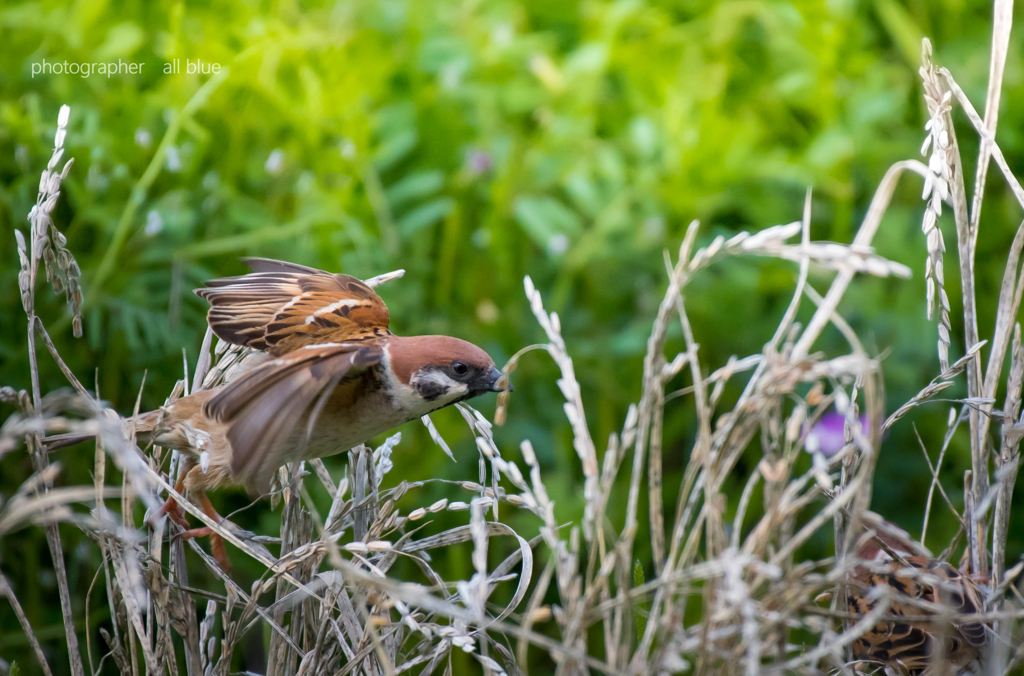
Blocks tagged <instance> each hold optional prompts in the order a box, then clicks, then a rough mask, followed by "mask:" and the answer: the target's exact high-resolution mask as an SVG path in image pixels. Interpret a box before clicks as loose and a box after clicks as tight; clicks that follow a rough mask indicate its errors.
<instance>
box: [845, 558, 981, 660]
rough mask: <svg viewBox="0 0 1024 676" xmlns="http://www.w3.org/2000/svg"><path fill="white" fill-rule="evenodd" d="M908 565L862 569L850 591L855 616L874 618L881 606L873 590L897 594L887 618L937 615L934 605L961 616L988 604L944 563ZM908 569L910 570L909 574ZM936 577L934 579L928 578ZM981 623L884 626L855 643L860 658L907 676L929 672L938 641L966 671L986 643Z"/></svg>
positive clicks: (908, 561) (911, 562)
mask: <svg viewBox="0 0 1024 676" xmlns="http://www.w3.org/2000/svg"><path fill="white" fill-rule="evenodd" d="M903 561H904V562H905V563H906V564H907V565H906V566H904V564H903V563H900V562H896V561H892V562H889V563H886V564H883V565H882V566H873V567H872V569H871V570H867V569H864V568H861V569H859V570H858V572H857V573H856V575H855V576H854V582H853V584H851V586H850V588H849V590H848V597H847V605H848V607H849V610H850V612H851V613H854V614H855V615H865V614H867V613H870V612H871V610H872V609H873V608H874V607H875V605H876V603H877V601H874V600H872V599H871V598H870V592H871V590H872V589H873V588H874V587H879V586H881V587H889V588H891V589H892V591H893V592H895V594H896V595H895V598H894V600H893V601H892V602H891V605H890V607H889V610H888V612H887V613H886V614H887V615H890V616H918V617H920V616H922V615H933V614H935V613H934V610H933V609H930V608H929V607H928V605H929V604H933V605H939V606H945V607H948V608H949V609H950V611H952V612H953V613H954V614H957V615H970V614H976V613H980V612H981V611H982V610H983V608H984V604H983V603H982V600H981V594H980V591H979V589H978V587H977V585H976V584H975V583H974V582H973V581H972V580H971V579H970V578H968V577H967V576H966V575H964V574H963V573H961V572H960V571H959V570H957V569H956V568H954V567H953V566H951V565H949V564H948V563H945V562H943V561H938V560H936V559H932V558H928V557H924V556H905V557H903ZM908 566H909V570H908ZM929 578H933V579H929ZM985 633H986V629H985V625H984V624H983V623H981V622H966V623H954V624H952V625H949V626H946V627H943V626H942V625H941V624H939V623H938V621H936V622H910V621H908V622H899V621H883V622H879V623H878V624H876V625H875V626H874V627H872V628H871V629H870V630H869V631H868V632H867V633H866V634H864V635H863V636H862V637H861V638H858V639H857V640H855V641H854V642H853V646H852V647H853V652H854V655H855V656H856V657H857V658H858V659H863V660H871V661H874V662H881V663H883V664H885V665H886V666H889V667H891V668H893V669H894V670H896V671H897V673H904V674H922V673H926V670H927V669H928V667H929V665H930V664H931V662H932V659H933V653H934V652H935V648H936V646H935V641H936V640H937V639H939V638H940V637H941V638H942V640H943V641H944V643H943V651H942V652H943V656H944V661H945V662H946V663H948V664H950V665H953V666H963V665H965V664H967V663H969V662H970V661H971V660H973V659H974V658H975V657H976V656H977V654H978V649H979V647H980V646H983V645H984V644H985V642H986V636H985Z"/></svg>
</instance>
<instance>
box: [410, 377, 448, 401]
mask: <svg viewBox="0 0 1024 676" xmlns="http://www.w3.org/2000/svg"><path fill="white" fill-rule="evenodd" d="M416 391H417V392H419V393H420V396H421V397H423V398H424V399H426V400H427V401H434V400H435V399H437V398H438V397H440V396H441V395H442V394H444V393H445V392H447V391H448V388H447V387H446V386H445V385H442V384H441V383H438V382H437V381H435V380H426V379H424V380H419V381H417V382H416Z"/></svg>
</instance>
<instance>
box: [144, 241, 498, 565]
mask: <svg viewBox="0 0 1024 676" xmlns="http://www.w3.org/2000/svg"><path fill="white" fill-rule="evenodd" d="M243 261H244V262H245V263H246V264H247V265H248V266H249V268H250V269H251V270H252V272H251V273H249V274H246V275H242V276H239V277H227V278H224V279H215V280H212V281H210V282H208V283H207V285H206V288H204V289H198V290H196V293H197V294H198V295H199V296H201V297H203V298H204V299H206V300H207V301H209V303H210V310H209V314H208V316H207V319H208V321H209V324H210V328H211V329H212V330H213V333H214V334H216V335H217V336H218V337H219V338H220V339H221V340H223V341H226V342H228V343H231V344H233V345H241V346H246V347H249V348H253V349H254V350H258V351H261V352H263V353H265V355H262V359H259V358H257V359H254V360H251V361H252V362H253V365H252V366H250V367H248V370H246V371H245V372H244V373H242V374H240V375H237V376H236V377H235V378H234V379H233V380H231V381H230V382H228V383H227V384H225V385H222V386H219V387H216V388H213V389H209V390H203V391H199V392H196V393H194V394H192V395H190V396H186V397H183V398H181V399H178V400H176V401H174V402H172V403H170V404H168V405H167V406H165V407H163V408H161V409H159V410H156V411H151V412H149V413H146V414H143V415H141V416H140V417H139V420H138V423H137V428H136V429H137V433H138V436H139V439H140V440H141V441H143V442H152V443H154V444H158V445H160V446H164V447H169V448H174V449H177V450H178V451H181V452H182V453H185V454H186V455H187V458H186V461H185V464H184V466H183V468H182V471H181V473H180V475H179V478H178V486H177V489H178V490H179V491H180V490H182V489H188V490H190V491H191V492H192V493H193V494H194V495H195V496H196V498H197V499H198V500H199V502H200V504H201V505H202V506H203V509H204V510H205V511H206V513H207V514H208V515H209V516H211V517H212V518H215V519H217V520H218V521H219V520H220V517H219V516H217V515H216V512H215V511H214V510H213V506H212V505H211V504H210V501H209V499H208V498H207V497H206V491H208V490H211V489H214V488H219V487H222V486H228V485H242V486H245V487H246V488H248V489H249V490H250V491H253V490H255V491H259V492H263V491H265V490H266V489H267V488H268V487H269V485H270V479H271V478H272V477H273V475H274V473H275V472H276V471H277V469H278V468H279V467H281V466H282V465H284V464H286V463H289V462H292V461H296V460H303V459H310V458H319V457H324V456H328V455H334V454H336V453H341V452H343V451H347V450H348V449H350V448H352V447H353V446H356V445H358V444H361V443H363V442H364V441H367V440H368V439H370V438H371V437H373V436H375V435H377V434H380V433H383V432H386V431H388V430H390V429H392V428H394V427H397V426H399V425H402V424H403V423H406V422H408V421H410V420H415V419H417V418H420V417H422V416H424V415H426V414H428V413H430V412H432V411H436V410H438V409H440V408H444V407H445V406H450V405H451V404H454V403H456V402H459V401H464V400H466V399H470V398H472V397H476V396H478V395H481V394H484V393H485V392H497V391H499V390H500V389H501V388H500V387H499V383H498V380H499V378H500V377H501V372H500V371H499V370H498V369H497V368H496V367H495V365H494V362H493V361H492V360H491V358H490V356H488V354H487V353H486V352H484V351H483V350H482V349H480V348H479V347H477V346H475V345H473V344H472V343H468V342H466V341H464V340H460V339H458V338H452V337H449V336H413V337H401V336H396V335H394V334H392V333H391V331H390V330H389V329H388V322H389V316H388V310H387V307H386V306H385V305H384V302H383V301H382V300H381V299H380V296H378V295H377V293H376V292H375V291H374V290H373V288H371V286H370V285H368V284H366V283H365V282H362V281H360V280H358V279H356V278H355V277H350V276H348V275H341V274H332V273H329V272H323V271H321V270H316V269H313V268H308V267H305V266H302V265H295V264H293V263H285V262H281V261H274V260H269V259H264V258H246V259H243ZM509 389H511V387H510V386H509ZM163 511H164V512H167V513H169V515H170V516H171V517H172V518H173V519H174V520H175V521H177V522H178V523H182V524H187V522H185V520H184V515H183V514H181V512H180V508H178V507H177V505H176V504H175V503H173V500H168V503H167V504H166V505H165V506H164V510H163ZM186 527H187V526H186ZM206 534H211V533H210V532H209V529H195V530H191V531H187V532H186V533H185V534H184V535H185V536H188V537H191V536H197V535H206ZM211 535H215V534H211ZM212 545H213V549H214V554H215V555H216V556H217V558H218V560H220V561H221V563H222V567H227V566H226V565H225V564H226V563H227V557H226V554H225V553H224V549H223V542H222V541H220V538H217V537H215V538H212Z"/></svg>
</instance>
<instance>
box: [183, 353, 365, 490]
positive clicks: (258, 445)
mask: <svg viewBox="0 0 1024 676" xmlns="http://www.w3.org/2000/svg"><path fill="white" fill-rule="evenodd" d="M380 358H381V351H380V348H379V346H377V345H376V344H373V343H358V342H357V343H344V344H327V345H320V346H312V347H307V348H304V349H301V350H296V351H293V352H290V353H289V354H287V355H284V356H282V357H279V358H277V359H273V360H271V361H269V362H267V363H265V364H263V365H261V366H260V367H258V368H256V369H255V370H253V371H251V372H249V373H247V374H246V375H244V376H243V377H241V378H239V379H238V380H236V381H234V382H233V383H231V384H230V385H228V386H226V387H225V388H224V389H223V390H221V391H220V392H219V393H218V394H217V395H216V396H215V397H213V398H212V399H210V401H208V402H207V403H206V405H205V407H204V408H203V413H204V414H205V415H206V416H207V417H209V418H212V419H214V420H217V421H219V422H222V423H226V424H227V425H228V433H227V438H228V441H229V442H230V443H231V472H232V474H233V475H234V476H235V477H244V478H245V483H246V484H247V485H249V486H251V487H259V488H266V486H267V485H268V484H269V480H270V478H271V477H272V476H273V473H274V472H275V471H276V470H277V468H278V467H280V466H281V465H283V464H284V463H285V462H287V461H288V457H287V455H288V450H289V447H288V444H287V442H288V440H289V437H292V436H293V433H294V432H295V427H296V425H297V424H298V423H299V422H300V421H301V420H303V418H306V420H307V425H306V436H305V439H308V435H309V432H310V430H311V429H312V427H313V424H314V423H315V415H313V416H311V417H307V414H310V413H311V412H313V411H314V410H315V411H316V412H318V410H319V405H318V404H319V401H318V400H323V399H324V398H326V397H327V396H329V395H330V393H331V391H333V390H334V388H335V387H336V386H337V385H338V383H340V382H341V381H342V380H344V379H346V378H352V377H356V376H357V375H358V374H360V373H362V372H363V371H365V370H366V369H367V368H368V367H370V366H372V365H374V364H376V363H377V362H379V361H380ZM301 439H302V437H300V443H301Z"/></svg>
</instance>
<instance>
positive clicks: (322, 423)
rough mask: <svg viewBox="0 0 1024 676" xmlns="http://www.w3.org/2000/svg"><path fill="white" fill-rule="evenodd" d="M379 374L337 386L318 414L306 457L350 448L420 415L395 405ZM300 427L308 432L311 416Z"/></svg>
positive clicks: (330, 453) (334, 452)
mask: <svg viewBox="0 0 1024 676" xmlns="http://www.w3.org/2000/svg"><path fill="white" fill-rule="evenodd" d="M374 375H376V374H373V373H371V374H368V376H370V377H364V378H359V379H357V380H355V381H354V382H343V383H341V384H340V385H339V386H338V387H336V388H335V390H334V392H332V393H331V395H330V397H329V398H328V399H327V401H326V402H325V404H324V407H323V409H322V410H321V411H320V413H319V415H318V416H317V418H316V420H315V422H314V426H313V429H312V433H311V434H310V437H309V441H308V444H307V448H306V451H305V452H304V453H303V456H304V457H305V458H319V457H324V456H327V455H334V454H337V453H341V452H343V451H347V450H348V449H350V448H352V447H353V446H358V445H359V444H361V443H364V442H366V441H369V440H370V439H371V438H373V437H375V436H377V435H378V434H382V433H384V432H387V431H389V430H391V429H394V428H395V427H398V426H399V425H402V424H404V423H406V422H408V421H409V420H412V419H413V418H416V417H418V416H417V415H414V414H411V413H410V412H409V411H407V410H405V409H403V408H402V407H400V406H398V405H396V402H395V400H394V398H393V397H392V396H391V394H390V393H389V392H388V391H387V389H386V388H385V387H383V386H382V385H381V382H380V380H379V379H378V378H376V377H373V376H374ZM298 427H299V428H300V429H297V431H298V432H299V433H300V434H302V435H305V434H306V430H307V429H308V416H307V419H306V420H304V421H303V422H302V424H301V425H300V426H298Z"/></svg>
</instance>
